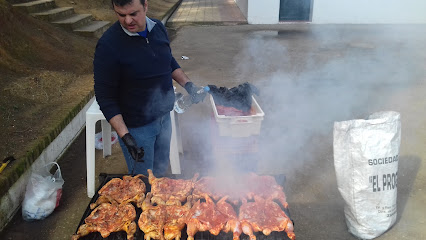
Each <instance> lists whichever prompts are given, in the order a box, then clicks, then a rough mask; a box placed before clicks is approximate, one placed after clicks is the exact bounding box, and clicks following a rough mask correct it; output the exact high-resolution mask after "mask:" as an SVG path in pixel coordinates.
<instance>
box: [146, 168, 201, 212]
mask: <svg viewBox="0 0 426 240" xmlns="http://www.w3.org/2000/svg"><path fill="white" fill-rule="evenodd" d="M148 174H149V178H148V179H149V184H151V192H152V195H153V197H152V199H151V202H152V203H157V204H163V205H164V204H166V205H181V203H182V202H184V201H185V200H186V199H187V197H188V196H189V194H191V192H192V189H193V188H194V182H195V181H196V180H197V178H198V174H195V175H194V177H193V178H192V179H191V180H183V179H171V178H166V177H163V178H156V177H155V176H154V174H153V173H152V170H151V169H148Z"/></svg>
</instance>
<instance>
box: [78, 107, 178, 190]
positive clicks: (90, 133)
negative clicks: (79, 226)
mask: <svg viewBox="0 0 426 240" xmlns="http://www.w3.org/2000/svg"><path fill="white" fill-rule="evenodd" d="M92 101H93V102H92V104H91V105H90V107H89V109H88V110H87V111H86V167H87V196H88V197H89V198H92V197H93V196H94V195H95V126H96V122H98V121H99V120H101V126H102V140H103V156H104V157H106V156H109V155H111V125H110V124H109V123H108V121H107V120H106V119H105V116H104V115H103V113H102V112H101V110H100V109H99V105H98V102H97V101H96V99H93V100H92ZM170 117H171V122H172V139H171V142H170V166H171V169H172V174H180V173H181V170H180V159H179V153H183V149H182V144H181V141H180V138H179V136H180V135H179V131H178V130H179V128H178V123H177V118H176V116H175V112H174V111H173V110H172V111H171V112H170Z"/></svg>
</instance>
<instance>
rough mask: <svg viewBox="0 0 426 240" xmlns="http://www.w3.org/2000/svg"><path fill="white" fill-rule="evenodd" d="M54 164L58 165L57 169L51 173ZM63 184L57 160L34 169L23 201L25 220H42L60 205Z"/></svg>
mask: <svg viewBox="0 0 426 240" xmlns="http://www.w3.org/2000/svg"><path fill="white" fill-rule="evenodd" d="M53 164H55V165H56V166H57V170H56V172H55V173H54V174H51V173H50V172H49V170H50V167H51V166H52V165H53ZM63 184H64V179H63V178H62V174H61V169H60V167H59V164H57V163H56V162H51V163H48V164H46V165H45V166H44V167H42V168H41V169H36V170H34V171H33V173H32V174H31V176H30V180H29V182H28V184H27V188H26V191H25V197H24V201H23V202H22V217H23V218H24V220H26V221H33V220H42V219H45V218H46V217H47V216H49V215H50V214H51V213H52V212H53V210H55V208H56V207H58V206H59V201H60V199H61V196H62V186H63Z"/></svg>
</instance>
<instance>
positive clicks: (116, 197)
mask: <svg viewBox="0 0 426 240" xmlns="http://www.w3.org/2000/svg"><path fill="white" fill-rule="evenodd" d="M141 177H143V175H142V174H139V175H136V176H134V177H131V176H123V179H120V178H113V179H111V180H110V181H109V182H107V183H106V184H105V185H104V186H103V187H102V188H101V189H100V190H99V191H98V194H99V196H100V197H99V198H98V199H97V200H96V202H95V203H92V204H90V208H91V209H94V208H95V207H96V206H98V205H99V204H101V203H107V202H110V203H118V204H121V203H129V202H134V203H136V205H137V206H138V207H141V205H142V202H143V200H144V197H145V192H146V186H145V183H144V182H143V181H142V180H141V179H140V178H141Z"/></svg>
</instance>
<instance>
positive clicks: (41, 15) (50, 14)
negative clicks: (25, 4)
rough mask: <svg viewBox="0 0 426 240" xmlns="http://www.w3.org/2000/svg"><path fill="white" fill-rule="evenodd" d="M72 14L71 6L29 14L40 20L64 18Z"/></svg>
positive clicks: (50, 20)
mask: <svg viewBox="0 0 426 240" xmlns="http://www.w3.org/2000/svg"><path fill="white" fill-rule="evenodd" d="M73 14H74V8H73V7H59V8H54V9H50V10H47V11H43V12H38V13H32V14H31V15H32V16H34V17H35V18H38V19H40V20H44V21H48V22H54V21H58V20H60V19H65V18H67V17H69V16H71V15H73Z"/></svg>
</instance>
